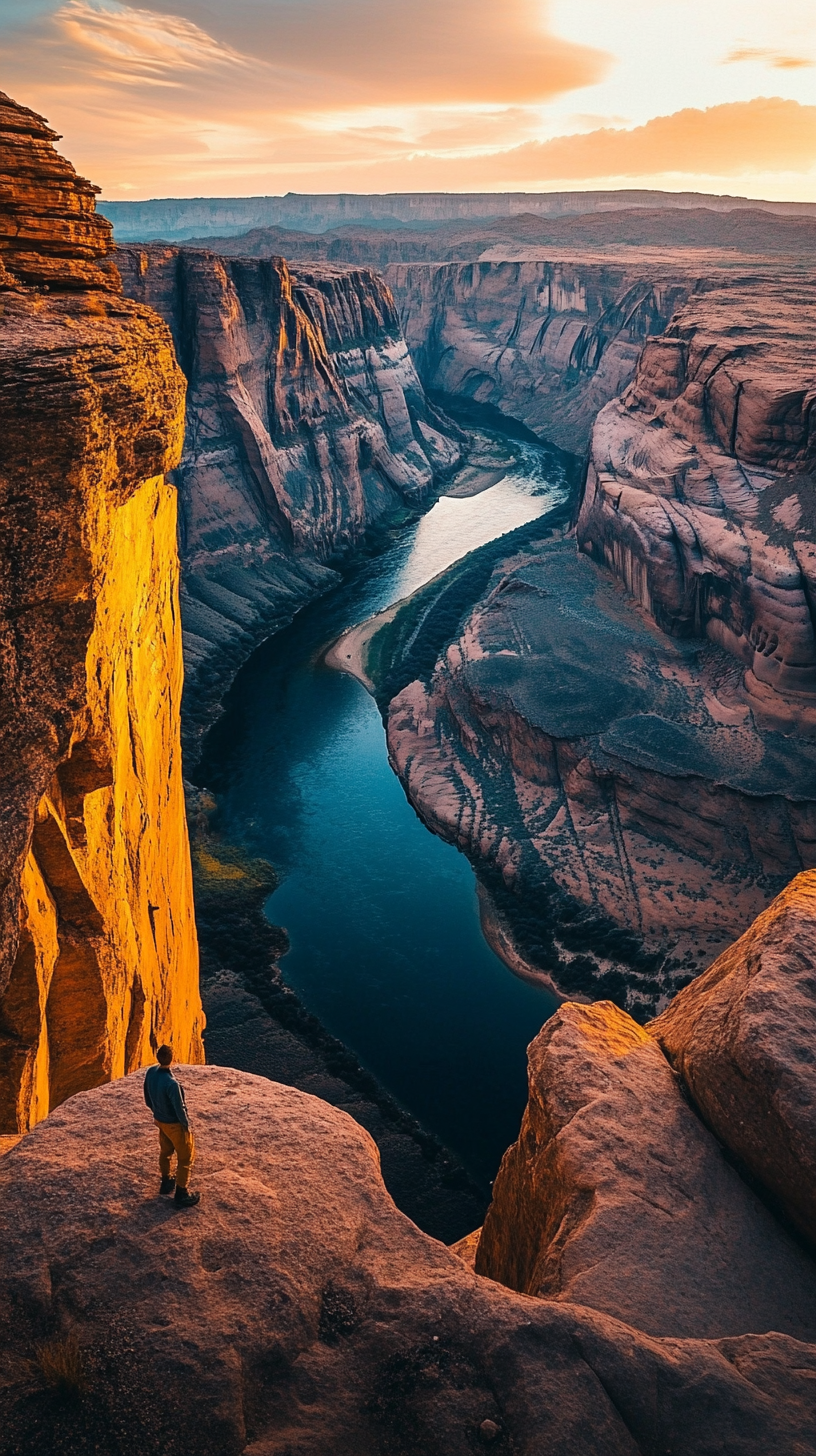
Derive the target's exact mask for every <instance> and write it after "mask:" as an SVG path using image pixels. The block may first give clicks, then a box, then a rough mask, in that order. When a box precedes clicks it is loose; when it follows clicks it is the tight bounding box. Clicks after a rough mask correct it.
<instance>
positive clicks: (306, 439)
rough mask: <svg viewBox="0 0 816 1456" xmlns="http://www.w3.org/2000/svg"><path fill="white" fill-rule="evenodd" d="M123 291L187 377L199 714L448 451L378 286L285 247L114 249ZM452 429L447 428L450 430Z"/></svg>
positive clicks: (186, 608)
mask: <svg viewBox="0 0 816 1456" xmlns="http://www.w3.org/2000/svg"><path fill="white" fill-rule="evenodd" d="M117 259H118V266H119V269H120V272H121V274H122V278H123V280H124V285H125V291H126V293H128V294H129V295H130V296H131V297H134V298H137V299H138V300H139V301H141V302H145V303H149V304H151V305H152V306H153V307H155V308H156V309H157V310H158V312H159V313H161V314H162V315H163V317H164V318H165V319H166V320H167V322H168V323H169V325H170V327H171V329H172V331H173V335H174V338H175V342H176V348H177V352H178V357H179V360H180V361H181V364H182V367H183V369H184V371H185V373H186V375H187V380H188V394H187V430H186V443H185V449H184V454H183V457H182V461H181V464H180V466H179V469H178V472H177V475H176V479H177V481H178V485H179V493H180V500H181V538H180V539H181V546H182V555H183V563H184V571H183V584H182V613H183V619H184V625H185V646H186V654H187V670H188V693H189V696H188V702H189V713H190V716H191V718H192V719H193V720H196V719H197V720H199V721H202V720H206V718H207V716H208V714H209V713H210V712H211V710H212V705H213V702H214V701H217V699H218V697H219V696H220V694H221V692H222V691H223V688H224V687H225V686H226V685H227V683H228V681H229V679H230V677H231V676H232V675H234V672H235V670H236V668H237V666H238V665H239V663H240V662H241V660H243V658H245V657H246V656H247V655H248V653H249V652H250V651H251V649H252V647H253V646H255V645H256V643H257V642H258V641H259V640H260V638H261V637H262V636H265V635H268V633H269V632H270V631H271V630H274V628H275V627H279V626H281V625H282V624H283V623H284V622H285V621H287V620H289V619H290V618H291V616H292V615H293V614H294V612H295V611H296V610H297V608H298V607H299V606H301V605H302V604H303V603H304V602H305V601H307V600H308V599H309V598H310V597H312V596H314V595H316V594H317V593H318V592H320V591H321V590H325V589H326V587H327V586H328V585H330V584H331V583H332V582H333V581H335V580H336V579H337V578H336V576H335V575H334V573H333V572H332V569H331V567H330V565H329V564H328V563H329V562H330V561H331V560H332V559H335V558H337V557H338V556H340V555H341V554H342V553H343V552H345V551H348V550H349V549H350V548H351V547H352V546H354V545H355V544H357V543H359V542H360V541H361V540H362V538H363V536H364V535H365V533H366V531H367V530H369V529H370V528H371V527H372V526H373V525H375V524H377V523H378V522H380V521H383V520H385V519H387V518H388V517H389V515H392V514H393V513H394V512H395V510H398V509H402V510H404V509H405V507H406V506H409V507H411V508H414V507H416V506H418V505H419V504H420V502H421V501H422V500H423V499H424V498H425V497H426V496H427V495H428V494H429V492H430V491H431V490H432V488H433V483H434V479H435V477H436V476H440V475H442V476H444V474H445V473H446V472H449V471H451V470H452V469H453V468H454V467H455V465H456V464H457V462H458V460H459V446H458V444H457V442H456V438H455V437H456V435H457V432H456V430H455V428H454V427H453V426H450V425H449V423H448V422H445V421H444V420H440V419H439V418H438V417H437V416H436V414H435V412H434V411H433V409H432V408H431V407H430V406H429V405H428V403H427V401H426V399H425V396H424V393H423V390H422V386H421V385H420V383H419V380H418V378H417V375H416V371H415V369H414V367H413V364H412V362H411V360H410V357H409V355H408V352H407V349H406V346H405V341H404V339H403V337H402V333H401V329H400V326H399V320H398V318H397V314H396V310H395V307H394V303H393V300H392V298H391V296H390V294H389V292H388V289H387V288H386V287H385V285H384V284H383V282H382V280H381V279H380V278H378V277H377V276H376V275H375V274H372V273H370V272H368V271H364V270H342V269H333V268H331V267H324V268H322V269H319V270H313V271H311V272H305V271H303V270H300V271H299V272H298V274H297V277H293V275H292V274H291V273H290V270H289V267H288V265H287V264H286V262H285V261H284V260H283V259H281V258H272V259H266V260H246V259H230V260H226V259H221V258H218V257H215V256H213V255H210V254H201V253H185V252H180V251H178V250H177V249H172V248H152V249H123V250H120V252H119V253H118V255H117ZM451 436H453V437H454V438H451Z"/></svg>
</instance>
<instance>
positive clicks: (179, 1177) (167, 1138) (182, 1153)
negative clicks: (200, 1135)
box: [153, 1118, 195, 1188]
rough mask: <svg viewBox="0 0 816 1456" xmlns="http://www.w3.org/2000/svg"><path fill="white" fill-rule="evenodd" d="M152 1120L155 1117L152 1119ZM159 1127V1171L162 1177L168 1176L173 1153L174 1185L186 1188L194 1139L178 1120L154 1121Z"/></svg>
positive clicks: (193, 1149)
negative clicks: (174, 1156) (174, 1165)
mask: <svg viewBox="0 0 816 1456" xmlns="http://www.w3.org/2000/svg"><path fill="white" fill-rule="evenodd" d="M153 1120H154V1122H155V1121H156V1119H155V1118H154V1119H153ZM156 1126H157V1128H158V1129H159V1172H160V1173H161V1175H162V1178H169V1177H170V1159H171V1158H172V1156H173V1154H174V1153H175V1154H176V1156H177V1158H178V1165H177V1167H176V1187H177V1188H186V1187H187V1184H188V1183H189V1181H190V1169H191V1168H192V1166H193V1161H194V1159H195V1139H194V1138H193V1134H192V1133H191V1132H190V1129H189V1128H188V1127H182V1125H181V1123H180V1122H156Z"/></svg>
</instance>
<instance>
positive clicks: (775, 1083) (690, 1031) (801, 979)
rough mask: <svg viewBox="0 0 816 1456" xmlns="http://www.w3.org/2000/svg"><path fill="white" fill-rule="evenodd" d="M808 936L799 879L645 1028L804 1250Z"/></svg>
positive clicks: (815, 1111) (806, 889)
mask: <svg viewBox="0 0 816 1456" xmlns="http://www.w3.org/2000/svg"><path fill="white" fill-rule="evenodd" d="M815 934H816V871H814V870H809V871H807V872H806V873H805V874H801V875H797V877H796V879H795V880H794V881H793V883H792V884H791V885H789V886H788V888H787V889H786V890H784V891H783V893H782V894H781V895H779V896H778V897H777V899H776V900H774V902H773V904H772V905H771V906H769V908H768V909H767V910H766V911H765V913H764V914H763V915H760V916H759V918H758V920H757V921H756V922H755V923H754V924H753V925H752V926H751V928H750V930H748V931H747V932H746V934H745V935H743V936H742V937H741V939H740V940H738V941H737V942H736V944H735V945H733V946H731V947H730V948H729V949H728V950H727V951H725V952H724V954H723V955H721V956H720V957H719V959H718V960H716V961H715V962H714V964H713V966H711V967H710V968H709V969H708V971H706V973H705V975H702V976H700V977H698V979H697V980H696V981H693V982H692V983H691V985H690V986H687V987H686V989H685V990H684V991H681V992H680V995H679V996H677V997H676V999H675V1000H674V1001H673V1002H672V1003H671V1005H670V1006H669V1008H668V1010H667V1011H664V1013H663V1015H662V1016H659V1017H658V1018H657V1020H656V1021H654V1022H652V1024H651V1025H650V1027H649V1031H650V1032H651V1034H652V1036H654V1037H655V1038H656V1039H657V1041H658V1042H659V1043H660V1045H661V1046H662V1048H663V1050H664V1051H665V1053H666V1055H667V1056H668V1057H669V1058H670V1060H671V1061H672V1062H673V1064H674V1065H675V1066H676V1067H677V1070H678V1071H679V1072H680V1074H681V1076H682V1077H683V1078H684V1080H685V1082H686V1083H687V1085H688V1087H689V1090H690V1091H691V1094H692V1096H693V1098H694V1100H695V1102H696V1103H697V1106H698V1107H699V1108H700V1110H701V1112H702V1114H703V1116H704V1117H705V1119H706V1120H707V1122H708V1123H709V1125H710V1126H711V1127H712V1128H713V1129H714V1131H715V1133H716V1134H717V1136H718V1137H719V1138H721V1139H722V1141H723V1142H724V1143H725V1144H726V1146H727V1147H729V1148H731V1150H732V1151H733V1152H734V1153H736V1154H737V1156H738V1157H739V1158H740V1159H741V1160H742V1161H743V1162H744V1163H745V1164H746V1166H747V1167H748V1168H749V1169H750V1170H751V1172H752V1173H754V1174H755V1175H756V1176H757V1177H758V1178H759V1179H760V1180H761V1181H762V1183H763V1184H764V1185H765V1187H766V1188H768V1189H770V1190H771V1192H772V1193H774V1194H776V1196H777V1197H778V1198H779V1199H780V1200H781V1202H782V1205H783V1207H784V1208H785V1210H786V1211H787V1213H788V1215H789V1216H790V1218H791V1219H793V1221H794V1223H796V1224H797V1225H798V1227H799V1228H800V1229H801V1230H802V1232H803V1233H804V1234H805V1235H806V1236H807V1237H808V1238H809V1239H810V1240H811V1241H812V1242H816V972H815V971H814V956H813V947H814V935H815Z"/></svg>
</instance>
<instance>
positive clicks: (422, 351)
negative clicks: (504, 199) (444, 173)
mask: <svg viewBox="0 0 816 1456" xmlns="http://www.w3.org/2000/svg"><path fill="white" fill-rule="evenodd" d="M385 277H386V279H387V281H388V284H389V287H390V288H391V290H392V292H393V294H394V297H395V298H396V300H397V303H398V306H399V311H400V317H401V320H402V325H403V329H404V331H405V337H406V339H407V341H408V347H409V349H410V350H411V355H412V357H413V359H414V360H415V362H416V366H417V369H418V371H419V374H420V377H421V379H422V382H423V384H424V385H425V388H426V389H429V390H438V391H441V392H443V393H445V394H450V395H456V396H458V397H459V398H463V399H465V400H470V401H472V402H473V403H475V404H477V405H488V406H492V407H493V408H495V409H499V410H501V411H502V413H504V414H505V415H510V416H512V418H513V419H516V420H519V421H520V422H521V423H522V424H524V425H526V426H527V427H528V429H530V430H532V431H533V432H534V433H535V434H538V435H540V436H541V437H542V438H545V439H547V440H550V441H552V442H553V443H554V444H556V445H558V446H560V447H561V448H562V449H564V450H570V451H572V452H573V453H576V454H583V453H584V451H585V449H586V446H587V442H588V440H589V435H590V431H591V428H592V424H593V422H594V419H595V416H596V415H597V413H598V411H599V409H601V408H602V406H603V405H605V404H606V403H607V402H608V401H609V400H610V399H613V398H615V397H616V396H617V395H618V394H619V393H620V392H621V390H622V389H623V388H624V387H625V385H627V384H628V383H629V380H630V379H631V377H632V375H633V373H634V370H635V366H636V364H637V360H638V358H639V355H640V351H641V349H642V348H643V344H644V342H645V340H646V339H647V337H649V335H652V334H657V333H662V331H663V329H664V328H665V327H666V325H667V324H668V322H669V320H670V318H671V317H672V315H673V314H674V312H675V311H676V309H677V308H678V307H679V306H680V304H681V303H682V302H683V301H684V300H685V299H686V298H687V297H688V295H689V293H690V292H691V290H692V288H693V287H694V282H695V275H694V271H693V268H692V266H691V264H690V262H689V260H688V259H685V258H679V259H674V260H673V262H669V263H666V262H655V261H654V260H639V259H638V258H637V257H635V258H633V259H632V260H631V261H627V260H624V261H618V260H603V259H601V260H598V259H597V258H595V259H592V258H591V257H583V258H582V257H581V255H580V253H578V254H577V256H576V255H575V254H573V255H572V257H570V256H569V255H568V257H567V259H566V260H564V261H558V260H557V259H556V260H554V261H546V260H541V261H536V260H531V261H527V262H501V261H495V262H494V261H481V262H477V263H447V264H393V265H391V266H390V267H388V268H387V269H386V270H385Z"/></svg>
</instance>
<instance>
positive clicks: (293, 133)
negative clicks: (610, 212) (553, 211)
mask: <svg viewBox="0 0 816 1456" xmlns="http://www.w3.org/2000/svg"><path fill="white" fill-rule="evenodd" d="M0 46H2V53H3V54H4V56H5V59H6V60H7V63H8V66H9V68H11V67H13V70H14V74H15V76H16V77H18V78H19V81H18V84H19V85H20V87H21V88H22V86H23V85H25V87H26V93H27V94H28V95H30V96H31V97H32V99H33V101H34V103H35V104H36V105H37V106H39V107H41V108H42V109H44V110H46V111H50V112H52V113H53V114H59V115H60V117H61V118H63V125H64V127H65V130H66V136H67V139H68V143H69V145H70V149H71V151H72V154H73V155H75V156H76V157H77V158H78V160H79V161H80V163H81V164H82V165H83V166H85V167H86V168H87V169H89V170H92V171H93V173H94V175H95V176H98V177H100V178H101V180H102V184H103V190H104V193H105V195H106V196H107V197H110V198H114V197H122V198H126V197H134V198H137V197H145V196H151V195H152V196H156V195H159V196H161V195H164V196H167V195H176V196H196V195H202V194H204V195H210V196H212V195H219V194H221V195H223V194H230V195H252V194H258V193H270V192H274V193H277V192H285V191H288V190H295V191H310V192H321V191H332V192H335V191H354V192H372V191H389V190H396V191H418V190H423V189H443V190H453V191H466V190H484V189H487V190H503V189H510V190H518V189H541V188H543V189H552V188H569V187H578V188H582V187H598V186H599V185H600V186H604V187H609V186H613V187H614V186H629V187H631V186H633V185H635V186H644V187H654V186H658V187H667V188H669V189H670V190H671V189H674V190H688V189H697V190H708V191H715V192H736V193H740V194H743V195H745V194H747V195H750V196H767V197H776V198H784V197H789V198H798V199H816V105H814V76H816V70H814V65H816V12H814V9H813V6H812V4H811V3H810V0H780V3H779V4H777V5H776V6H774V7H773V8H772V9H771V8H769V7H768V6H767V5H766V4H764V3H762V0H744V3H739V0H720V3H718V4H717V5H716V6H712V5H710V4H709V3H706V0H660V3H654V0H652V3H649V0H551V3H550V4H546V3H543V0H538V3H536V0H504V3H503V4H502V5H496V4H495V3H490V0H389V3H382V0H264V3H259V0H234V3H233V4H231V5H230V6H223V7H212V6H210V5H208V4H207V3H205V0H151V3H144V4H141V5H138V4H127V3H124V0H7V3H6V5H5V6H4V7H3V14H2V16H0Z"/></svg>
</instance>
